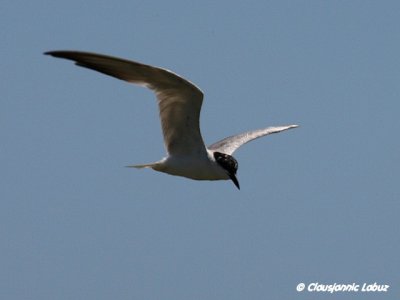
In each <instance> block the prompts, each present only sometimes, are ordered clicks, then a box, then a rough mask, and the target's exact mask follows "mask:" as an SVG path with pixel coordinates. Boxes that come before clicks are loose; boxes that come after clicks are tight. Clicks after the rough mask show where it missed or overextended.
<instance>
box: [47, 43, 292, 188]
mask: <svg viewBox="0 0 400 300" xmlns="http://www.w3.org/2000/svg"><path fill="white" fill-rule="evenodd" d="M45 54H48V55H52V56H54V57H59V58H65V59H70V60H73V61H75V62H76V64H77V65H79V66H82V67H85V68H89V69H93V70H96V71H99V72H101V73H104V74H107V75H110V76H113V77H116V78H118V79H121V80H124V81H128V82H130V83H135V84H139V85H143V86H146V87H148V88H150V89H151V90H153V91H154V92H155V94H156V97H157V100H158V106H159V112H160V120H161V127H162V131H163V136H164V144H165V148H166V150H167V156H166V157H165V158H163V159H162V160H160V161H158V162H155V163H150V164H143V165H135V166H131V167H135V168H152V169H153V170H155V171H159V172H164V173H167V174H171V175H176V176H182V177H187V178H191V179H195V180H228V179H231V180H232V181H233V182H234V184H235V185H236V186H237V188H240V187H239V182H238V180H237V178H236V171H237V168H238V164H237V161H236V159H235V158H233V157H232V156H231V155H232V154H233V152H234V151H235V150H236V149H237V148H239V147H240V146H242V145H243V144H245V143H247V142H249V141H252V140H254V139H256V138H259V137H262V136H265V135H268V134H272V133H277V132H280V131H283V130H287V129H290V128H295V127H297V125H288V126H279V127H268V128H264V129H259V130H254V131H248V132H245V133H242V134H238V135H234V136H231V137H227V138H225V139H223V140H221V141H219V142H216V143H214V144H212V145H210V146H208V147H206V146H205V144H204V142H203V138H202V136H201V133H200V126H199V118H200V110H201V105H202V102H203V93H202V91H201V90H200V89H199V88H198V87H196V86H195V85H194V84H193V83H191V82H189V81H187V80H185V79H183V78H182V77H180V76H178V75H176V74H175V73H173V72H171V71H168V70H165V69H161V68H157V67H153V66H149V65H145V64H141V63H138V62H133V61H129V60H124V59H120V58H116V57H111V56H106V55H101V54H95V53H88V52H79V51H51V52H47V53H45Z"/></svg>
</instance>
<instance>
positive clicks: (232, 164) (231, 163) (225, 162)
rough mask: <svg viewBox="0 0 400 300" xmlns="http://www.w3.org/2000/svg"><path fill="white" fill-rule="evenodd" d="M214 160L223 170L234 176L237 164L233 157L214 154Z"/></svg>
mask: <svg viewBox="0 0 400 300" xmlns="http://www.w3.org/2000/svg"><path fill="white" fill-rule="evenodd" d="M214 158H215V160H216V161H217V162H218V163H219V164H220V165H221V166H222V167H223V168H224V169H226V170H228V171H229V173H232V174H236V171H237V169H238V162H237V161H236V159H234V158H233V156H231V155H228V154H225V153H221V152H214Z"/></svg>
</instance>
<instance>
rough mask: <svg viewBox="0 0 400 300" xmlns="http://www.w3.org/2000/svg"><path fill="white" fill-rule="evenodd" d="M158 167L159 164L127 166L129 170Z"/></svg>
mask: <svg viewBox="0 0 400 300" xmlns="http://www.w3.org/2000/svg"><path fill="white" fill-rule="evenodd" d="M156 165H157V163H151V164H143V165H131V166H126V167H127V168H136V169H143V168H153V167H155V166H156Z"/></svg>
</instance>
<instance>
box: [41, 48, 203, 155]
mask: <svg viewBox="0 0 400 300" xmlns="http://www.w3.org/2000/svg"><path fill="white" fill-rule="evenodd" d="M45 54H48V55H52V56H54V57H59V58H65V59H70V60H73V61H75V63H76V65H78V66H81V67H85V68H89V69H93V70H96V71H98V72H101V73H104V74H107V75H110V76H113V77H116V78H118V79H121V80H125V81H128V82H130V83H135V84H139V85H143V86H146V87H148V88H150V89H151V90H153V91H154V92H155V93H156V96H157V100H158V107H159V111H160V119H161V127H162V131H163V135H164V143H165V147H166V149H167V152H168V153H169V154H172V155H191V154H199V153H203V154H205V153H206V148H205V145H204V142H203V139H202V137H201V133H200V127H199V118H200V110H201V104H202V102H203V93H202V92H201V90H200V89H199V88H197V87H196V86H195V85H194V84H192V83H190V82H189V81H187V80H185V79H183V78H182V77H180V76H178V75H176V74H174V73H173V72H170V71H168V70H164V69H161V68H156V67H152V66H149V65H145V64H141V63H138V62H134V61H129V60H125V59H120V58H116V57H111V56H106V55H101V54H95V53H88V52H78V51H50V52H46V53H45Z"/></svg>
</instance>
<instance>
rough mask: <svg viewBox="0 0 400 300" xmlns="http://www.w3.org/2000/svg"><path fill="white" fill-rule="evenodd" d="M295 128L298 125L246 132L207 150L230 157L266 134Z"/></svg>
mask: <svg viewBox="0 0 400 300" xmlns="http://www.w3.org/2000/svg"><path fill="white" fill-rule="evenodd" d="M296 127H298V125H288V126H277V127H267V128H263V129H258V130H252V131H247V132H244V133H241V134H237V135H233V136H229V137H227V138H224V139H223V140H220V141H218V142H216V143H214V144H212V145H211V146H209V147H208V149H210V150H213V151H218V152H221V153H226V154H229V155H232V153H233V152H235V151H236V149H238V148H239V147H240V146H242V145H244V144H246V143H248V142H250V141H252V140H255V139H258V138H260V137H263V136H265V135H268V134H272V133H278V132H281V131H284V130H288V129H291V128H296Z"/></svg>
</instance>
